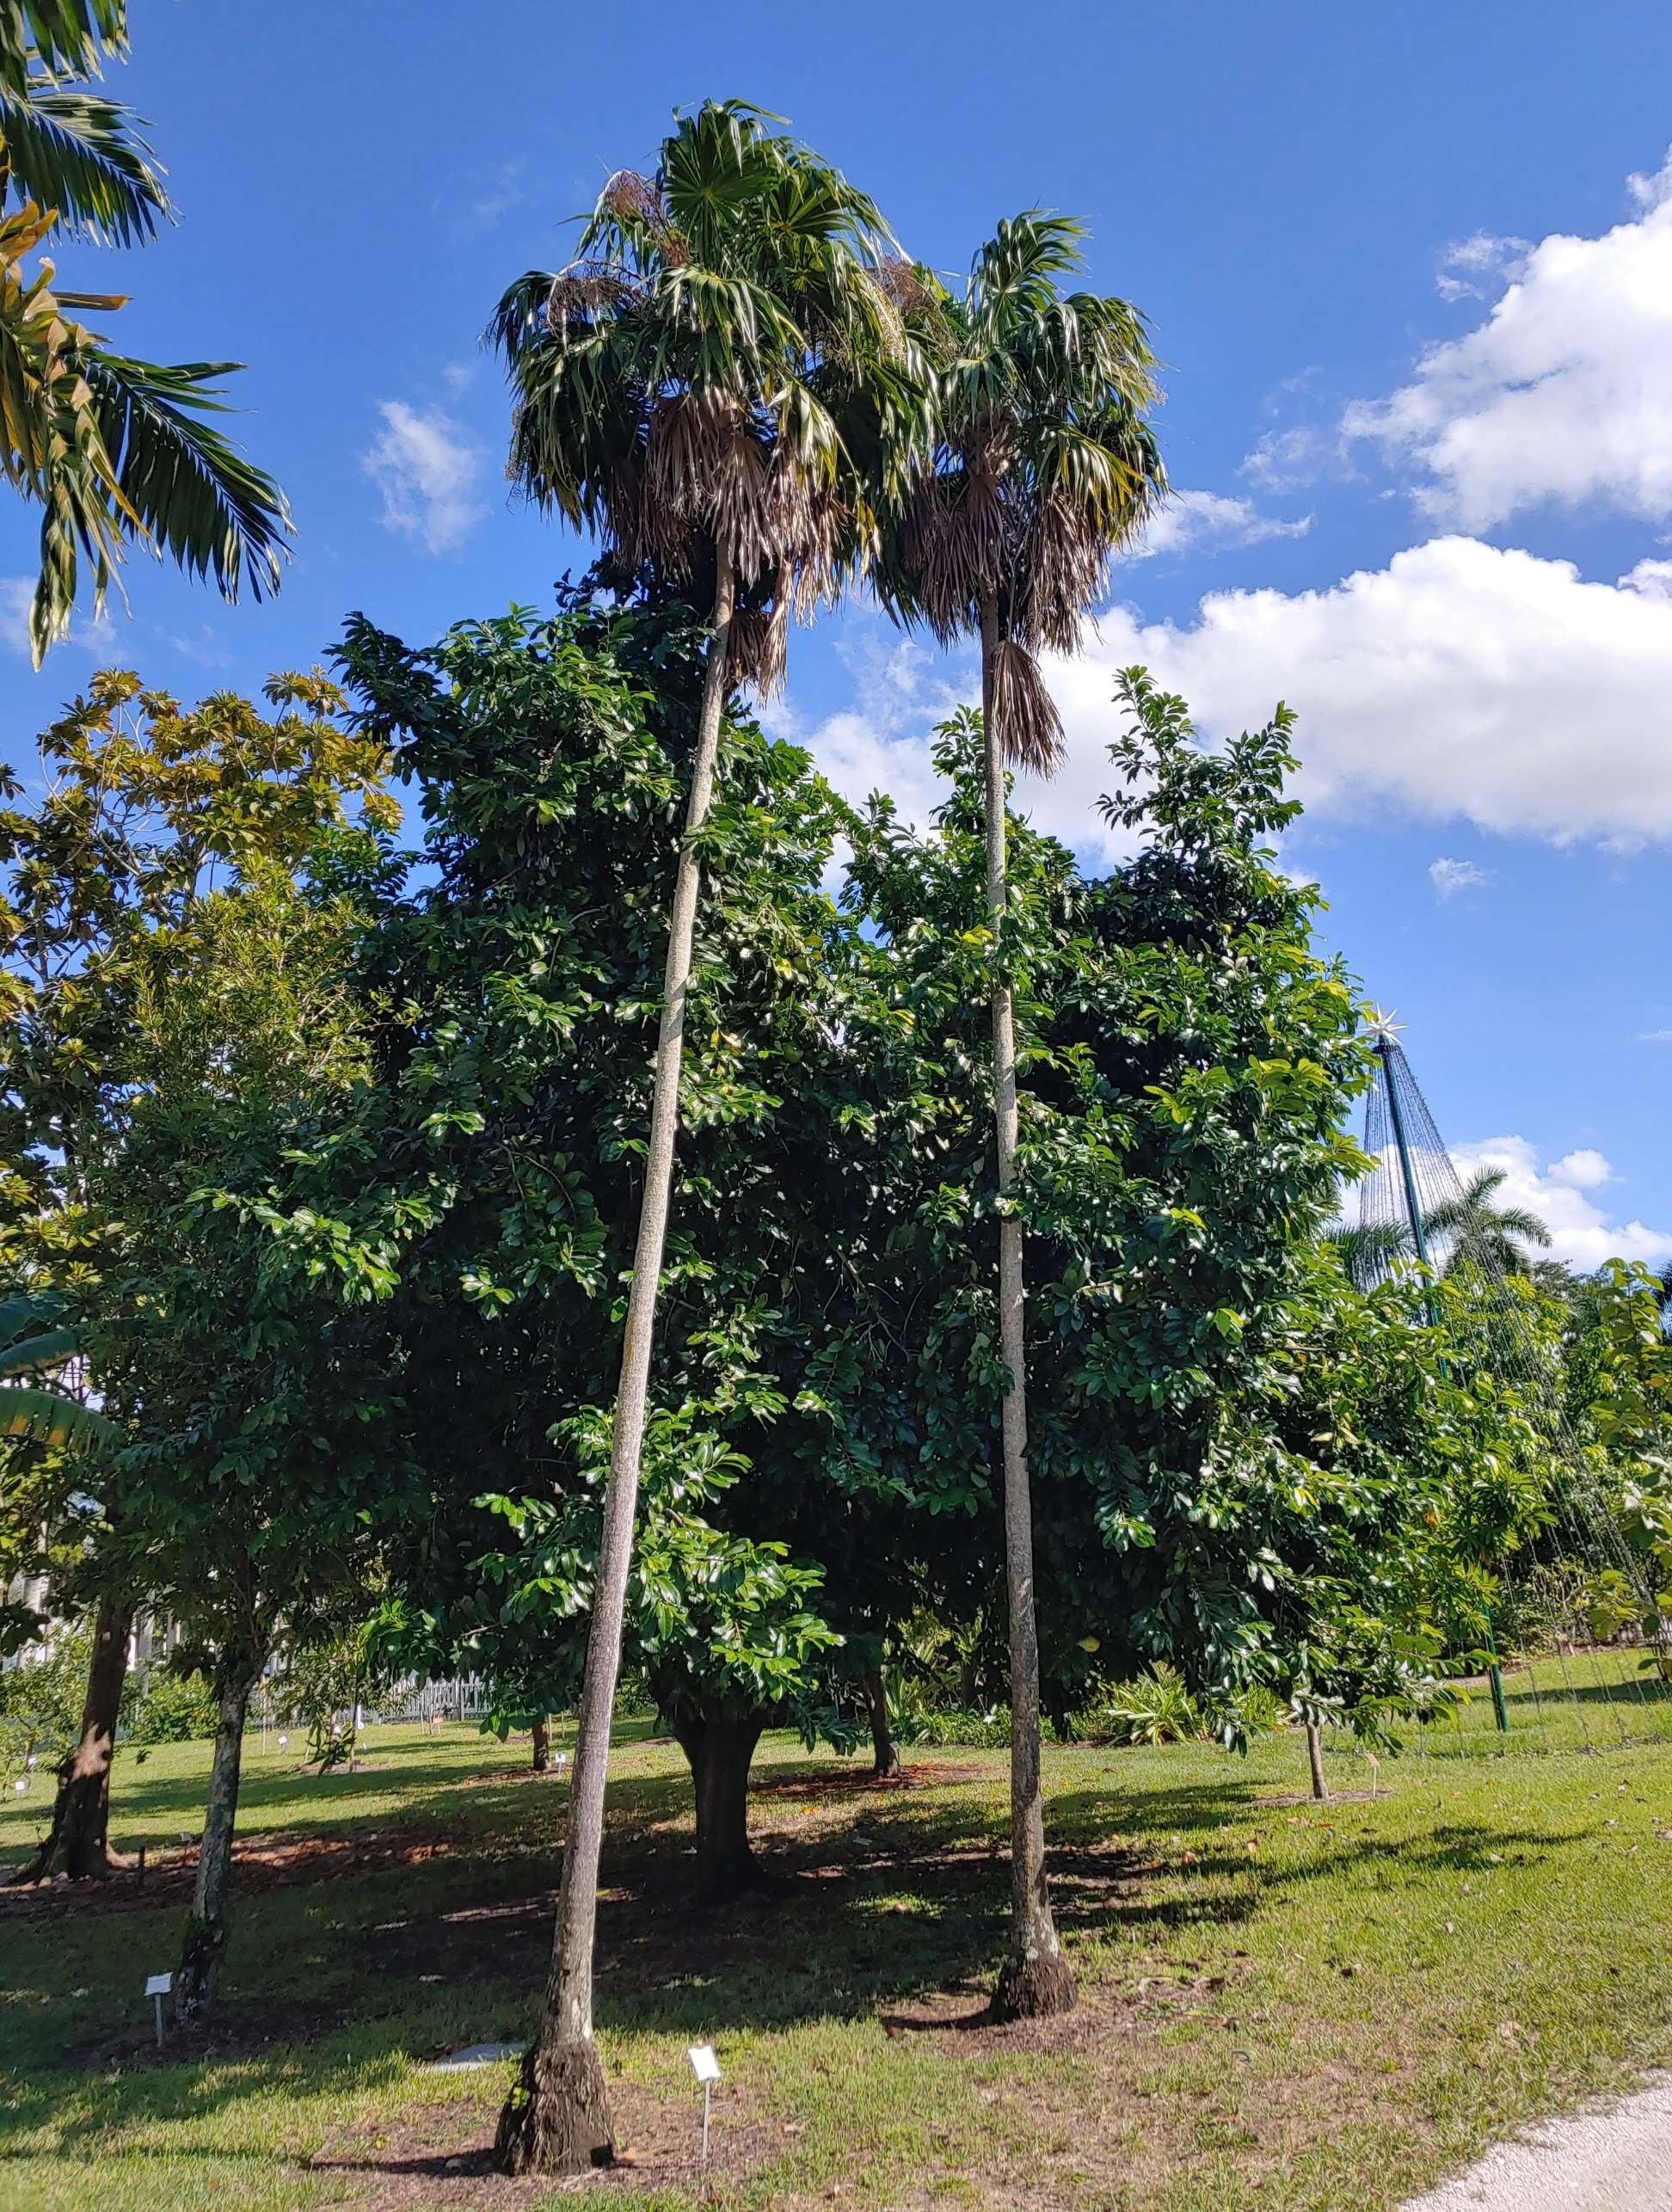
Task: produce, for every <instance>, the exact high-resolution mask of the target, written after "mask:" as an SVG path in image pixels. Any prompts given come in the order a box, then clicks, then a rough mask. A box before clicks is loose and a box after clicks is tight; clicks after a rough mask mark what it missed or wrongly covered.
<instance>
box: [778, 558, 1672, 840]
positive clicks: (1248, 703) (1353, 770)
mask: <svg viewBox="0 0 1672 2212" xmlns="http://www.w3.org/2000/svg"><path fill="white" fill-rule="evenodd" d="M1656 565H1657V567H1658V566H1661V565H1663V564H1656ZM1644 581H1645V580H1644V578H1643V577H1642V575H1641V574H1640V571H1639V570H1633V571H1632V574H1631V575H1627V576H1625V577H1622V578H1621V579H1620V582H1619V583H1618V584H1597V583H1586V582H1583V581H1582V580H1581V579H1580V577H1579V575H1578V574H1577V570H1576V569H1575V568H1573V567H1572V566H1571V563H1569V562H1564V561H1545V560H1540V559H1539V558H1537V557H1536V556H1534V555H1533V554H1530V553H1523V552H1515V551H1505V550H1500V549H1499V548H1497V547H1496V546H1491V545H1485V544H1481V543H1480V542H1479V541H1478V540H1477V539H1473V538H1437V539H1434V540H1431V541H1430V542H1429V543H1428V544H1423V545H1417V546H1413V547H1411V548H1410V549H1409V550H1407V551H1405V552H1403V553H1398V554H1396V555H1395V556H1393V558H1392V561H1391V562H1389V563H1388V565H1387V567H1386V568H1378V569H1365V570H1361V571H1359V572H1358V573H1357V574H1356V575H1351V576H1348V577H1346V578H1344V579H1343V581H1342V582H1340V583H1338V584H1335V585H1332V586H1331V587H1329V588H1327V589H1325V590H1322V591H1309V592H1297V593H1283V592H1279V591H1275V590H1269V589H1268V590H1259V591H1227V592H1216V593H1210V594H1209V595H1208V597H1207V598H1205V599H1202V602H1201V604H1200V605H1199V606H1198V608H1197V611H1196V617H1195V619H1194V620H1193V621H1190V622H1187V623H1183V624H1175V623H1167V622H1159V623H1146V622H1144V621H1143V620H1142V618H1140V616H1139V615H1138V613H1137V612H1136V611H1134V609H1133V608H1131V607H1129V606H1116V607H1114V608H1112V609H1110V610H1109V611H1107V612H1106V613H1104V615H1103V617H1102V618H1101V621H1100V623H1099V624H1098V626H1097V633H1096V634H1094V635H1090V636H1088V639H1087V647H1086V651H1085V654H1083V655H1082V656H1081V657H1080V658H1079V659H1078V660H1073V661H1058V662H1055V663H1054V664H1053V665H1052V667H1051V668H1050V671H1049V676H1050V681H1051V685H1052V688H1053V690H1054V693H1055V695H1056V698H1057V703H1058V705H1059V706H1060V709H1061V711H1062V716H1063V722H1064V725H1065V728H1066V731H1067V740H1068V749H1067V759H1066V760H1065V762H1064V764H1063V766H1062V768H1061V770H1060V772H1059V773H1058V775H1057V776H1056V777H1054V779H1053V780H1052V781H1051V782H1050V783H1038V782H1036V781H1032V780H1028V781H1024V783H1023V786H1022V797H1023V804H1025V805H1026V806H1027V807H1028V808H1030V811H1031V812H1032V814H1034V817H1035V819H1036V820H1037V821H1038V822H1039V823H1040V825H1041V826H1042V827H1043V828H1047V829H1048V830H1050V831H1051V832H1052V833H1054V834H1055V835H1056V836H1058V837H1060V838H1061V839H1063V840H1064V841H1065V842H1066V843H1067V844H1069V845H1074V846H1075V847H1077V848H1078V849H1079V850H1080V851H1089V852H1092V853H1100V854H1102V855H1103V857H1105V858H1109V859H1113V858H1115V857H1117V855H1118V853H1119V851H1121V850H1122V847H1121V846H1120V845H1118V844H1117V843H1116V842H1114V841H1112V840H1111V839H1110V838H1109V836H1108V835H1107V833H1105V831H1104V828H1103V824H1102V822H1101V820H1099V818H1098V816H1097V811H1096V808H1097V798H1098V796H1100V794H1102V793H1103V792H1104V791H1106V790H1109V788H1110V780H1111V771H1110V764H1109V759H1108V747H1109V743H1110V739H1111V738H1112V737H1113V736H1114V735H1115V734H1116V728H1117V725H1118V716H1117V712H1116V709H1115V707H1114V705H1113V704H1112V699H1113V694H1114V690H1115V680H1116V674H1117V673H1118V671H1119V670H1121V669H1122V668H1124V667H1129V666H1131V665H1132V664H1133V663H1134V662H1139V663H1142V664H1143V665H1144V666H1146V667H1148V668H1149V669H1150V670H1151V671H1152V672H1153V674H1154V676H1155V677H1156V679H1157V680H1158V682H1159V683H1161V684H1163V685H1165V687H1166V688H1167V689H1169V690H1170V691H1179V692H1182V693H1183V696H1184V697H1185V698H1186V699H1187V700H1189V703H1190V706H1191V709H1192V711H1193V713H1194V715H1195V716H1196V722H1197V726H1198V728H1200V729H1201V730H1202V734H1203V735H1204V737H1206V738H1207V739H1208V740H1210V741H1222V740H1225V739H1226V738H1228V737H1231V736H1233V735H1235V734H1236V733H1237V732H1238V731H1239V730H1240V729H1245V728H1248V727H1250V726H1251V724H1257V723H1258V722H1263V720H1264V719H1265V717H1266V716H1268V715H1269V713H1270V711H1271V710H1272V708H1273V706H1274V705H1275V704H1276V702H1277V701H1278V700H1279V699H1287V700H1288V702H1289V704H1291V705H1292V706H1294V708H1295V709H1296V710H1297V711H1298V712H1299V715H1300V728H1299V732H1298V736H1297V743H1298V747H1299V751H1300V759H1301V762H1302V768H1301V772H1300V777H1299V780H1298V782H1297V785H1296V790H1297V792H1298V794H1299V796H1300V797H1301V798H1302V799H1303V800H1304V801H1305V802H1306V805H1307V807H1308V808H1309V809H1310V810H1311V811H1312V814H1313V815H1314V817H1317V816H1322V815H1328V814H1333V815H1335V816H1337V817H1338V818H1339V817H1346V818H1349V819H1350V818H1358V819H1365V818H1374V819H1379V820H1380V819H1384V818H1386V816H1387V815H1389V814H1394V815H1399V816H1404V817H1406V818H1408V819H1416V820H1428V821H1432V822H1447V821H1459V820H1461V821H1467V822H1470V823H1472V824H1473V825H1474V826H1476V827H1478V828H1480V829H1483V830H1486V831H1489V832H1491V833H1497V834H1517V833H1519V834H1531V835H1534V836H1538V837H1542V838H1546V839H1551V840H1552V841H1553V842H1556V843H1558V844H1560V843H1568V842H1572V841H1575V840H1582V839H1593V840H1598V841H1612V842H1614V843H1617V844H1620V845H1640V844H1641V843H1643V842H1644V840H1645V839H1672V597H1668V596H1665V595H1664V594H1663V593H1662V592H1661V591H1660V590H1659V588H1658V587H1656V588H1650V589H1644V588H1642V585H1643V583H1644ZM879 627H880V625H879ZM854 665H855V668H856V675H857V676H860V677H862V678H863V680H859V681H857V682H856V687H855V695H854V697H853V698H852V700H851V703H850V704H849V707H848V708H847V710H845V712H844V713H843V714H841V715H839V716H833V717H832V718H831V719H830V720H829V721H828V722H826V723H825V724H824V725H823V726H822V727H821V729H819V730H818V731H816V732H814V733H813V734H811V735H810V736H809V738H808V742H810V743H812V744H813V745H814V749H815V750H816V751H817V752H818V753H819V755H820V759H821V765H824V766H825V767H826V769H827V771H828V772H830V773H831V774H832V775H833V778H834V779H835V780H836V781H837V782H839V783H840V784H841V785H842V787H843V788H844V789H845V790H852V789H853V788H855V787H856V786H857V785H859V784H863V783H864V780H865V778H866V777H868V776H869V777H872V779H873V780H876V781H878V782H881V783H883V784H885V785H886V786H887V788H888V789H890V790H894V791H895V792H896V793H897V794H898V795H899V796H901V801H902V803H907V802H909V804H910V806H912V807H916V806H918V805H919V804H921V803H922V802H923V800H924V799H925V795H928V794H931V793H932V790H933V777H932V772H931V769H930V766H929V760H928V744H927V734H928V729H929V726H930V724H931V722H932V721H933V720H934V719H935V717H936V716H937V715H938V714H939V713H940V712H941V711H943V710H944V704H946V702H947V701H948V700H950V699H952V698H963V699H968V698H973V697H975V696H976V691H975V679H974V662H973V656H971V655H969V654H964V655H962V656H950V657H949V658H947V659H944V660H943V659H942V658H941V657H940V656H938V655H934V654H927V653H926V649H925V648H922V647H920V646H917V645H909V646H903V647H902V646H899V645H898V644H896V648H895V652H894V654H892V655H889V654H882V655H881V656H880V657H879V656H878V655H877V654H870V655H869V656H868V657H867V658H866V660H865V661H864V666H863V668H862V667H861V665H860V664H859V663H858V662H856V663H855V664H854ZM903 670H910V671H913V672H915V673H913V675H912V679H911V684H910V685H903V684H902V679H901V672H902V671H903ZM931 670H937V671H939V672H940V673H939V675H938V677H937V678H935V679H933V680H932V683H931V677H930V673H929V672H930V671H931ZM931 690H932V691H933V694H934V701H933V704H932V706H931V703H930V692H931ZM931 803H932V800H931Z"/></svg>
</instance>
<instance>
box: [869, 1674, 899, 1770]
mask: <svg viewBox="0 0 1672 2212" xmlns="http://www.w3.org/2000/svg"><path fill="white" fill-rule="evenodd" d="M865 1705H866V1707H867V1709H868V1711H870V1732H871V1754H872V1760H871V1764H872V1768H873V1771H874V1772H875V1773H877V1774H878V1775H884V1774H897V1773H899V1772H900V1747H899V1745H898V1744H897V1743H896V1742H894V1728H893V1725H892V1724H891V1723H890V1721H889V1719H888V1673H887V1670H886V1669H885V1668H882V1667H870V1668H867V1669H866V1671H865Z"/></svg>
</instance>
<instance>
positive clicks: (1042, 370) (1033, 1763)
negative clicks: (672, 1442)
mask: <svg viewBox="0 0 1672 2212" xmlns="http://www.w3.org/2000/svg"><path fill="white" fill-rule="evenodd" d="M1084 235H1085V234H1084V231H1083V230H1082V228H1081V226H1080V224H1078V223H1076V222H1074V221H1073V220H1072V219H1070V218H1067V217H1064V216H1060V215H1050V214H1045V213H1042V212H1037V211H1036V212H1031V213H1029V214H1025V215H1021V216H1017V217H1016V218H1014V219H1013V220H1011V221H1010V222H1006V223H1001V224H999V229H998V232H997V234H996V235H995V236H994V237H993V238H992V239H991V240H990V241H989V242H988V243H987V244H986V245H984V246H983V247H982V248H981V249H980V252H979V253H978V254H977V255H976V256H975V259H974V264H973V266H972V268H971V272H970V277H969V281H968V286H966V288H965V291H964V292H963V295H962V298H944V299H943V302H942V307H943V314H944V325H943V330H942V335H941V347H940V351H941V358H940V360H939V364H938V371H937V378H936V387H937V447H936V450H935V452H934V454H933V455H932V457H931V458H930V460H929V462H928V463H927V464H926V465H925V467H923V468H922V469H921V470H919V471H918V473H917V475H916V476H915V478H914V480H913V483H912V485H911V487H910V488H909V490H908V492H907V496H906V497H905V499H904V500H903V501H901V504H900V506H899V507H898V508H897V509H894V510H893V511H892V514H891V526H890V528H889V529H888V532H887V535H886V540H885V547H884V551H883V555H882V560H881V561H880V562H879V564H878V571H877V583H878V588H879V592H880V593H881V596H882V598H883V599H884V602H885V604H886V605H888V607H889V609H890V611H892V612H893V613H894V615H895V617H896V618H898V619H900V620H901V621H903V622H905V623H907V624H916V623H921V624H924V625H925V626H926V627H927V628H928V629H929V630H931V631H932V632H933V634H934V635H935V636H937V638H938V639H940V641H941V642H943V643H950V642H953V641H954V640H955V639H958V638H962V637H968V636H974V637H976V638H978V639H979V640H980V654H981V710H982V716H983V722H984V728H985V739H986V748H987V754H986V799H987V906H988V911H989V914H990V916H991V920H992V929H993V949H992V974H993V984H992V1017H993V1121H994V1126H995V1130H996V1136H997V1146H998V1176H999V1331H1000V1343H1001V1348H1002V1350H1003V1354H1004V1359H1005V1366H1006V1367H1008V1368H1009V1370H1010V1377H1011V1381H1010V1388H1009V1389H1008V1391H1007V1392H1005V1400H1004V1406H1003V1411H1002V1416H1001V1428H1002V1435H1003V1448H1004V1478H1005V1504H1004V1519H1005V1570H1006V1578H1007V1582H1008V1590H1009V1600H1010V1640H1011V1938H1010V1948H1009V1953H1008V1956H1007V1957H1006V1959H1005V1965H1004V1967H1003V1969H1002V1970H1001V1972H1000V1975H999V1982H998V1987H997V1988H996V1990H995V1992H994V1995H993V2010H994V2012H995V2013H996V2014H997V2015H998V2016H999V2017H1000V2018H1015V2017H1017V2016H1020V2015H1023V2014H1029V2013H1039V2012H1058V2011H1062V2010H1065V2009H1066V2008H1067V2007H1068V2006H1071V2005H1072V2004H1073V2001H1074V1995H1073V1982H1072V1979H1071V1978H1070V1975H1069V1973H1068V1970H1067V1965H1066V1963H1064V1961H1063V1958H1062V1954H1061V1951H1060V1946H1059V1945H1058V1942H1057V1938H1056V1930H1055V1927H1054V1924H1053V1921H1052V1918H1051V1908H1050V1901H1049V1898H1048V1894H1047V1890H1046V1884H1045V1832H1044V1815H1043V1808H1042V1800H1041V1796H1040V1780H1039V1765H1040V1746H1039V1650H1038V1636H1037V1628H1036V1617H1035V1605H1034V1586H1033V1516H1032V1508H1031V1503H1030V1492H1029V1478H1028V1458H1027V1453H1028V1416H1027V1393H1026V1377H1025V1367H1024V1355H1025V1341H1024V1338H1025V1330H1024V1326H1023V1235H1022V1223H1021V1220H1020V1217H1019V1215H1018V1214H1017V1212H1016V1210H1015V1207H1014V1203H1013V1199H1012V1193H1013V1191H1014V1188H1015V1183H1016V1172H1017V1169H1016V1154H1017V1131H1018V1119H1017V1092H1016V1041H1015V1021H1014V1015H1013V1011H1012V1003H1011V979H1010V953H1009V950H1008V947H1007V944H1006V928H1005V912H1006V907H1007V904H1008V889H1007V885H1006V881H1005V800H1006V794H1007V790H1008V777H1007V776H1006V772H1005V771H1006V768H1007V766H1015V767H1021V768H1027V769H1030V770H1032V771H1035V772H1036V773H1041V774H1048V773H1049V772H1050V771H1051V770H1052V769H1053V768H1054V766H1055V765H1056V764H1057V762H1058V760H1059V759H1060V756H1061V751H1062V741H1063V740H1062V725H1061V722H1060V720H1059V719H1058V716H1057V711H1056V708H1055V706H1054V704H1053V702H1052V699H1051V695H1050V693H1049V691H1048V689H1047V688H1046V685H1045V680H1044V678H1043V675H1042V673H1041V670H1040V667H1039V662H1038V659H1037V655H1038V654H1040V653H1042V652H1056V653H1070V652H1073V651H1074V650H1075V649H1076V648H1078V645H1079V637H1080V628H1081V624H1082V622H1083V620H1084V618H1085V615H1086V613H1087V611H1088V610H1089V609H1090V608H1091V605H1093V603H1094V602H1095V600H1096V599H1097V597H1098V595H1099V593H1100V592H1101V590H1102V588H1103V585H1104V583H1105V581H1106V579H1107V575H1108V572H1109V564H1110V560H1111V558H1112V557H1113V556H1114V555H1115V554H1116V552H1117V551H1118V550H1119V549H1120V548H1121V547H1122V545H1124V544H1127V543H1128V542H1129V541H1130V540H1131V539H1132V538H1134V537H1135V536H1136V534H1137V533H1138V531H1140V529H1141V527H1142V525H1143V524H1144V521H1145V519H1146V517H1147V516H1148V515H1149V514H1150V513H1151V512H1152V511H1153V507H1154V506H1155V504H1156V503H1157V501H1159V499H1160V498H1161V497H1163V496H1164V495H1165V490H1166V482H1165V474H1164V472H1163V470H1162V465H1161V459H1160V455H1159V450H1158V447H1157V445H1156V441H1155V438H1154V434H1153V431H1152V429H1151V427H1150V425H1149V423H1148V422H1147V421H1146V418H1145V414H1144V409H1146V407H1147V406H1149V405H1150V404H1151V403H1152V402H1153V401H1154V400H1155V399H1156V398H1157V396H1158V393H1157V387H1156V382H1155V362H1154V357H1153V353H1152V352H1151V350H1150V346H1149V341H1148V338H1147V336H1146V331H1145V328H1144V324H1143V321H1142V318H1141V317H1140V316H1139V315H1138V314H1137V313H1136V312H1135V311H1134V310H1133V309H1132V308H1131V307H1129V306H1128V304H1127V303H1126V302H1125V301H1124V300H1121V299H1114V298H1103V297H1101V296H1099V295H1098V294H1096V293H1093V292H1078V291H1076V292H1065V291H1064V290H1063V288H1062V287H1063V282H1064V280H1067V279H1070V278H1073V277H1075V276H1078V275H1079V273H1081V271H1082V269H1083V266H1084V264H1083V260H1082V255H1081V252H1080V242H1081V239H1082V238H1083V237H1084Z"/></svg>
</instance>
